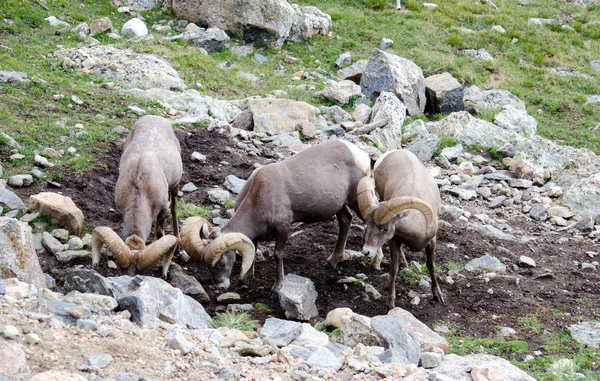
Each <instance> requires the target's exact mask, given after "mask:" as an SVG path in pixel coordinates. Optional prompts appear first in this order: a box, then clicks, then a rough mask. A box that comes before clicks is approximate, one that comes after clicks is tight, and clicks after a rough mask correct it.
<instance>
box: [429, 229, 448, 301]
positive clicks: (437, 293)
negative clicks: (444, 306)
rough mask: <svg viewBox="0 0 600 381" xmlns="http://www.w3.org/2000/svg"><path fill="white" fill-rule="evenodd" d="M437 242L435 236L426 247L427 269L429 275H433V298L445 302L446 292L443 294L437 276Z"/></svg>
mask: <svg viewBox="0 0 600 381" xmlns="http://www.w3.org/2000/svg"><path fill="white" fill-rule="evenodd" d="M435 244H436V238H435V237H433V239H432V240H431V241H430V242H429V244H428V245H427V247H426V248H425V252H426V254H427V270H429V276H430V277H431V292H432V293H433V299H434V300H435V301H437V302H440V303H444V294H442V290H441V289H440V285H439V284H438V281H437V278H436V277H435V260H434V255H435Z"/></svg>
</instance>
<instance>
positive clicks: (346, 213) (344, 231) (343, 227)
mask: <svg viewBox="0 0 600 381" xmlns="http://www.w3.org/2000/svg"><path fill="white" fill-rule="evenodd" d="M335 216H336V217H337V220H338V225H339V228H340V230H339V235H338V240H337V242H336V244H335V248H334V249H333V253H331V255H330V256H329V258H327V267H333V268H335V267H336V266H337V264H338V263H339V262H341V261H342V260H343V259H344V249H345V248H346V239H347V238H348V230H349V229H350V223H351V222H352V214H351V213H350V209H349V208H348V207H347V206H346V205H344V207H343V208H342V209H341V210H340V211H339V212H338V213H337V214H336V215H335Z"/></svg>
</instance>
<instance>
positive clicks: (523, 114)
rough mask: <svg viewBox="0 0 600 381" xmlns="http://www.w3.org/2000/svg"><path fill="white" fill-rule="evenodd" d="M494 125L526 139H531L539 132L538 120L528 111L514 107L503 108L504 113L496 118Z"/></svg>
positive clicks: (506, 106)
mask: <svg viewBox="0 0 600 381" xmlns="http://www.w3.org/2000/svg"><path fill="white" fill-rule="evenodd" d="M494 124H496V125H497V126H498V127H502V128H504V129H506V130H509V131H512V132H515V133H517V134H520V135H523V136H525V137H531V136H533V135H535V134H536V132H537V120H535V119H534V118H533V117H532V116H531V115H529V114H528V113H527V111H524V110H519V109H518V108H516V107H514V106H512V105H505V106H503V107H502V111H501V112H500V113H498V114H496V116H494Z"/></svg>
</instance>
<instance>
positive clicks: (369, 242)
mask: <svg viewBox="0 0 600 381" xmlns="http://www.w3.org/2000/svg"><path fill="white" fill-rule="evenodd" d="M357 195H358V205H359V208H360V212H361V214H362V216H363V218H364V220H365V223H366V230H365V245H364V246H363V253H364V254H365V255H368V256H369V258H372V257H373V256H375V255H376V254H377V250H378V249H379V248H381V246H383V245H384V244H385V243H386V242H388V241H389V240H390V239H392V238H393V237H394V234H395V232H396V228H395V225H396V223H397V222H398V221H400V220H401V219H402V218H404V217H406V216H407V215H408V212H409V210H413V209H414V210H418V211H419V212H421V213H422V214H423V217H425V224H426V227H425V229H426V230H427V231H429V229H431V226H432V224H433V219H434V213H433V209H432V208H431V206H430V205H429V204H428V203H426V202H425V201H423V200H421V199H419V198H416V197H396V198H393V199H391V200H388V201H385V202H382V203H377V199H376V198H375V191H374V189H373V184H372V182H371V179H370V178H369V177H366V176H365V177H364V178H362V179H361V181H360V182H359V183H358V188H357Z"/></svg>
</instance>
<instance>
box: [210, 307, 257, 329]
mask: <svg viewBox="0 0 600 381" xmlns="http://www.w3.org/2000/svg"><path fill="white" fill-rule="evenodd" d="M210 325H211V327H212V328H220V327H227V328H230V329H238V330H240V331H252V330H253V329H254V328H255V327H256V321H255V320H252V317H251V316H250V314H248V313H247V312H225V313H218V314H217V316H216V317H215V318H214V319H213V320H212V321H211V323H210Z"/></svg>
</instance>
